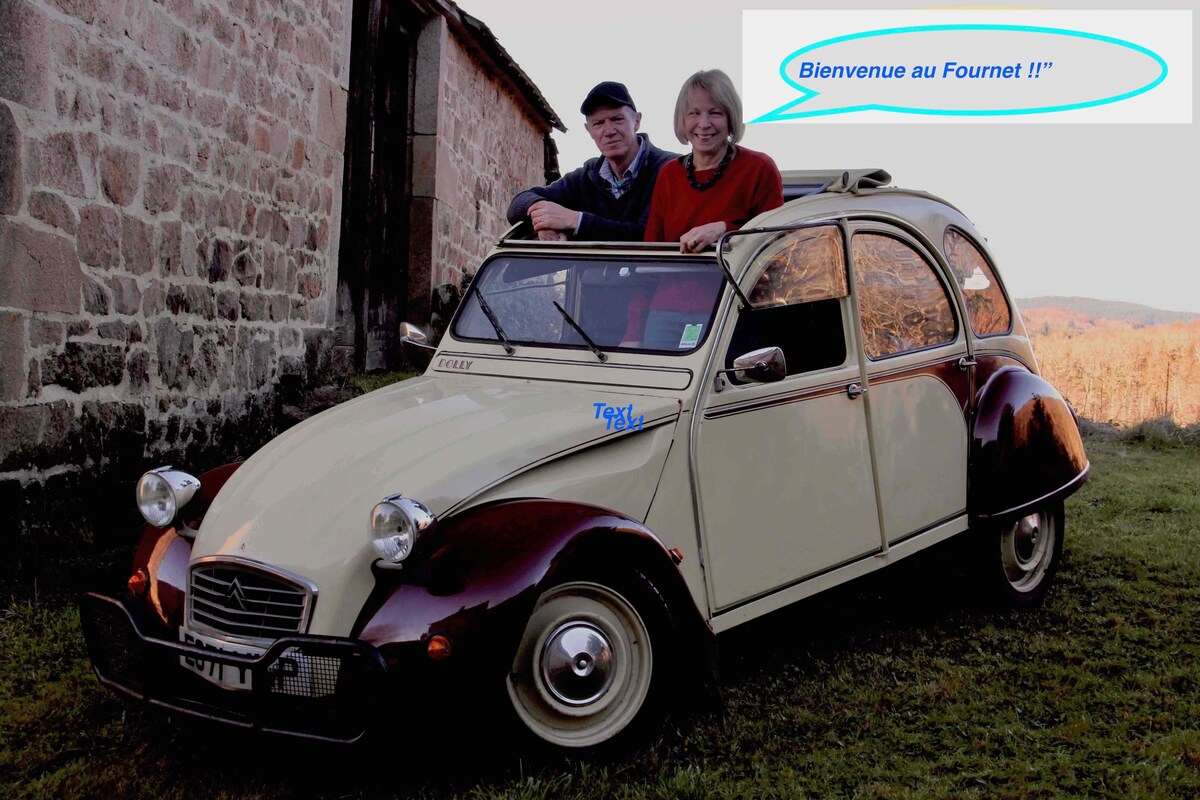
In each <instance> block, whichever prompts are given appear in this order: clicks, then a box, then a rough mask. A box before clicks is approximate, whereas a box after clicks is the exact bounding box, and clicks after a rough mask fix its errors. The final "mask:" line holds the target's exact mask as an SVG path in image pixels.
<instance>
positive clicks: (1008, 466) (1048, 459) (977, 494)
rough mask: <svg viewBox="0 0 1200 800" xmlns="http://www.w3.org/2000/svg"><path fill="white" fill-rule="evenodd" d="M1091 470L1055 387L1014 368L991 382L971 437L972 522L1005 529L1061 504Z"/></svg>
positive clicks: (1070, 414)
mask: <svg viewBox="0 0 1200 800" xmlns="http://www.w3.org/2000/svg"><path fill="white" fill-rule="evenodd" d="M1090 469H1091V465H1090V463H1089V462H1088V459H1087V453H1086V452H1085V451H1084V447H1083V439H1082V437H1081V436H1080V434H1079V425H1078V423H1077V422H1076V419H1075V414H1074V412H1073V411H1072V410H1071V407H1070V406H1069V405H1068V404H1067V402H1066V400H1064V399H1063V398H1062V395H1060V394H1059V393H1058V391H1057V390H1055V388H1054V387H1053V386H1051V385H1050V384H1049V383H1048V382H1047V381H1046V380H1045V379H1043V378H1042V377H1040V376H1038V375H1035V374H1033V373H1032V372H1030V371H1029V370H1027V369H1025V368H1023V367H1018V366H1011V365H1010V366H1004V367H1001V368H1000V369H998V370H997V371H996V372H995V373H993V374H992V375H991V376H990V377H989V378H988V380H987V382H986V383H985V384H984V386H983V388H982V389H980V390H979V395H978V399H977V402H976V417H975V425H974V430H973V431H972V435H971V455H970V467H969V470H970V475H969V478H970V488H969V491H968V497H967V510H968V512H969V514H970V517H971V519H972V521H978V522H1002V521H1004V520H1006V519H1011V518H1013V517H1016V516H1021V515H1023V514H1028V513H1030V512H1031V511H1032V510H1034V509H1035V508H1037V507H1039V506H1041V505H1044V504H1046V503H1050V502H1060V501H1061V500H1062V499H1064V498H1065V497H1067V496H1068V495H1070V494H1071V493H1072V492H1074V491H1075V490H1076V489H1078V488H1079V487H1080V486H1082V485H1083V483H1084V482H1085V481H1086V480H1087V476H1088V472H1089V470H1090Z"/></svg>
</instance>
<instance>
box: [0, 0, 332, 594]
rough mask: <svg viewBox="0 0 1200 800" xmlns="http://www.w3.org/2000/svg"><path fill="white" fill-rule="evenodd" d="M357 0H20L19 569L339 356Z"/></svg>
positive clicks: (0, 369) (11, 195)
mask: <svg viewBox="0 0 1200 800" xmlns="http://www.w3.org/2000/svg"><path fill="white" fill-rule="evenodd" d="M351 2H352V0H324V2H302V1H301V0H159V1H158V2H151V1H150V0H128V2H122V1H121V0H3V2H0V508H3V509H5V511H4V512H3V517H4V522H0V547H2V548H3V549H4V550H3V551H4V552H5V553H6V554H14V553H15V554H16V555H15V558H13V557H9V558H7V559H6V564H7V566H6V568H5V570H4V571H9V570H15V571H16V572H21V571H22V570H23V568H24V567H25V566H27V565H28V562H29V561H30V560H35V561H36V559H37V553H38V551H39V550H42V549H44V548H45V547H57V546H59V545H60V544H64V545H67V546H68V549H70V548H69V546H70V545H72V544H78V543H80V542H83V543H86V542H87V540H88V539H90V538H91V537H92V536H93V534H94V532H95V534H94V535H103V531H104V530H106V528H105V524H104V521H105V520H109V521H111V518H112V515H113V511H112V509H113V508H119V509H120V514H122V515H124V516H123V517H121V521H122V522H124V521H126V520H131V521H133V522H136V520H135V519H134V515H133V513H132V508H133V504H132V502H131V500H132V494H131V492H130V487H131V485H132V481H133V480H135V479H136V477H137V474H139V473H140V471H141V470H142V469H143V468H144V467H145V464H146V460H147V459H161V460H164V461H165V460H167V459H171V460H174V461H176V463H183V462H187V461H189V460H191V461H195V462H198V463H199V464H200V465H204V464H205V463H206V462H207V463H212V462H215V461H218V460H221V459H222V458H226V457H228V456H230V455H237V454H239V453H245V452H248V451H250V450H252V449H253V448H254V447H255V446H257V444H258V443H260V442H261V441H262V440H263V439H264V438H265V437H266V436H268V435H269V434H270V433H271V429H272V426H273V419H274V408H275V405H276V403H277V399H278V398H277V397H276V389H277V387H278V385H279V383H280V381H284V382H285V383H286V382H288V381H291V382H292V383H293V384H294V383H303V382H305V381H311V380H312V379H314V378H315V377H318V374H319V373H320V372H321V371H322V370H323V369H324V368H325V367H326V365H327V361H328V357H329V339H330V333H329V324H330V322H331V320H330V316H331V308H330V302H329V298H330V296H331V295H332V289H331V286H332V285H333V281H334V280H335V278H336V275H335V272H336V253H337V242H336V238H337V230H338V226H337V224H336V220H337V219H338V214H339V211H340V203H341V180H342V163H343V162H342V151H343V148H344V136H345V110H346V96H347V93H346V86H345V76H346V74H347V59H348V47H349V41H348V27H349V22H350V20H349V15H350V13H351ZM114 492H116V493H117V494H116V495H115V496H113V493H114ZM14 509H15V510H16V514H15V515H14V514H13V513H12V510H14ZM14 520H15V524H14ZM64 520H66V521H64ZM73 527H74V528H76V529H75V530H71V528H73ZM14 544H15V545H16V547H14V546H13V545H14Z"/></svg>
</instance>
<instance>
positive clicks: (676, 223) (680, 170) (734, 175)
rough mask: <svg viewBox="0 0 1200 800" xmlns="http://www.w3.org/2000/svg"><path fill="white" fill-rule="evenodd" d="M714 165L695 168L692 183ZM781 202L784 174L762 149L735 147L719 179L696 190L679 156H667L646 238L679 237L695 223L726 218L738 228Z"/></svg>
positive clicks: (665, 239)
mask: <svg viewBox="0 0 1200 800" xmlns="http://www.w3.org/2000/svg"><path fill="white" fill-rule="evenodd" d="M714 172H716V169H715V168H714V169H698V170H696V182H697V183H704V182H705V181H707V180H710V179H711V178H712V176H713V173H714ZM781 205H783V177H782V176H781V175H780V174H779V168H778V167H776V166H775V162H774V161H772V160H771V157H770V156H769V155H767V154H766V153H759V152H758V151H756V150H750V149H748V148H745V147H742V146H740V145H739V146H738V148H737V152H736V153H735V154H734V156H733V160H732V161H730V162H729V166H728V167H726V168H725V172H723V173H722V174H721V177H720V179H719V180H718V181H717V182H716V183H714V184H713V185H712V186H711V187H710V188H708V189H706V190H705V191H703V192H698V191H696V190H695V189H693V188H692V186H691V184H689V183H688V179H687V170H686V169H685V168H684V166H683V161H682V159H675V160H673V161H668V162H667V163H666V164H664V165H663V168H662V169H661V170H659V172H658V182H657V183H655V185H654V196H653V198H652V199H651V200H650V219H649V220H648V221H647V222H646V239H645V240H646V241H647V242H677V241H679V238H680V237H681V236H683V235H684V234H685V233H687V232H688V231H690V230H691V229H692V228H695V227H697V226H698V225H705V224H707V223H709V222H717V221H718V220H721V221H724V222H725V225H726V227H727V229H728V230H731V231H732V230H737V229H738V228H740V227H742V226H743V225H745V224H746V223H747V222H748V221H749V220H750V219H751V217H755V216H757V215H758V214H761V213H762V212H764V211H769V210H771V209H772V208H779V207H780V206H781Z"/></svg>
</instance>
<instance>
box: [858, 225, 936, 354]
mask: <svg viewBox="0 0 1200 800" xmlns="http://www.w3.org/2000/svg"><path fill="white" fill-rule="evenodd" d="M851 246H852V248H853V255H854V272H855V280H856V282H857V284H858V296H859V303H860V307H861V313H862V326H863V347H864V349H865V350H866V353H867V357H868V358H870V359H871V360H872V361H874V360H875V359H879V358H885V357H887V356H893V355H898V354H900V353H907V352H909V351H912V350H921V349H924V348H926V347H935V346H937V345H939V344H945V343H947V342H952V341H954V338H955V335H956V334H957V326H956V324H955V320H954V311H953V309H952V308H951V305H950V298H949V297H948V296H947V295H946V289H945V287H943V286H942V282H941V281H939V280H938V278H937V274H936V273H935V272H934V271H933V267H932V266H931V265H930V264H929V262H927V261H926V260H925V259H924V257H922V256H921V254H920V253H918V252H917V251H916V250H914V249H913V248H912V247H911V246H909V245H908V244H906V243H905V242H902V241H900V240H899V239H896V238H894V237H892V236H887V235H884V234H880V233H858V234H855V236H854V239H853V243H852V245H851Z"/></svg>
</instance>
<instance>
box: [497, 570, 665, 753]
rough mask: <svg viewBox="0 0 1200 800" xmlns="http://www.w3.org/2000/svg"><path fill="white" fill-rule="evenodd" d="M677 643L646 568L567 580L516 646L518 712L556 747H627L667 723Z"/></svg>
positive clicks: (513, 674)
mask: <svg viewBox="0 0 1200 800" xmlns="http://www.w3.org/2000/svg"><path fill="white" fill-rule="evenodd" d="M673 642H674V634H673V626H672V624H671V615H670V611H669V609H668V607H667V604H666V602H665V600H664V599H663V597H662V595H661V594H660V593H659V592H658V590H657V589H656V588H655V587H654V585H653V584H652V583H651V582H650V581H649V580H648V579H647V578H646V577H645V576H644V575H643V574H641V573H640V572H636V571H630V572H628V573H623V574H618V575H607V576H604V577H599V576H597V577H595V578H589V579H571V580H565V581H562V582H560V583H558V584H556V585H554V586H552V587H550V588H548V589H546V590H545V591H544V592H543V593H542V594H541V596H540V597H539V598H538V600H537V602H536V604H535V605H534V608H533V611H532V613H531V614H530V617H529V620H528V621H527V622H526V625H525V630H524V632H523V633H522V635H521V640H520V643H519V644H518V646H517V652H516V655H515V656H514V658H513V663H512V668H511V670H510V672H509V675H508V678H507V680H506V688H507V690H508V699H509V704H510V707H511V709H512V711H513V716H514V717H515V719H516V721H517V722H518V724H519V725H520V727H521V728H522V729H524V730H525V731H527V732H528V733H529V734H530V735H532V736H533V737H535V739H536V740H537V741H538V742H540V743H541V744H542V745H544V746H545V747H546V748H548V749H549V750H550V751H551V752H554V753H567V754H573V755H583V754H588V753H594V752H600V751H603V752H606V753H607V752H615V751H624V750H626V749H628V748H630V747H632V746H634V745H636V744H639V743H641V742H642V741H643V740H644V739H645V738H646V736H647V735H648V734H650V733H653V732H655V731H657V730H658V729H659V727H660V725H661V723H662V720H663V717H664V715H665V713H666V707H667V695H668V692H667V690H666V684H667V682H668V678H669V676H668V672H669V666H668V664H669V663H670V661H671V660H672V657H673V655H674V654H673V652H672V651H673V649H674V647H673Z"/></svg>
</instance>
